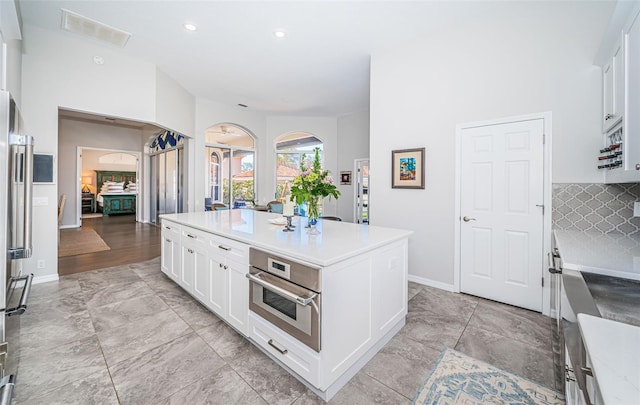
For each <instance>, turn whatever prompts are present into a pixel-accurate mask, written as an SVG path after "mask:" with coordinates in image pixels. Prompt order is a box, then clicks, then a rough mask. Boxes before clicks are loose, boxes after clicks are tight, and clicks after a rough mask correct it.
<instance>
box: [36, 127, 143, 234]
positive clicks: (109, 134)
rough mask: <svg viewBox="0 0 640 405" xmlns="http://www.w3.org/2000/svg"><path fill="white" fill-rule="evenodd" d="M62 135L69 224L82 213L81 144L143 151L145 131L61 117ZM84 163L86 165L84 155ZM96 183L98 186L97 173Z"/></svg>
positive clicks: (62, 186)
mask: <svg viewBox="0 0 640 405" xmlns="http://www.w3.org/2000/svg"><path fill="white" fill-rule="evenodd" d="M58 135H59V138H58V154H57V156H58V192H59V193H60V194H65V195H66V196H67V202H66V204H65V206H64V211H63V214H62V226H69V225H75V224H78V223H79V217H80V216H81V213H80V212H78V209H77V206H78V198H79V197H80V196H79V195H78V187H79V186H78V184H79V181H80V179H78V177H77V173H78V172H77V162H76V161H77V154H78V152H77V150H78V147H79V146H81V147H88V148H100V149H113V150H121V151H122V150H124V151H131V152H142V145H141V137H142V131H141V130H140V129H136V128H131V127H122V126H115V125H110V124H100V123H96V122H90V121H83V120H76V119H69V118H65V117H60V126H59V129H58ZM82 163H83V166H84V163H85V162H84V159H83V162H82ZM95 169H97V167H96V168H95ZM95 169H94V170H95ZM120 170H123V169H120ZM133 171H135V168H134V169H133ZM93 184H94V186H96V182H95V173H94V179H93ZM34 194H35V189H34Z"/></svg>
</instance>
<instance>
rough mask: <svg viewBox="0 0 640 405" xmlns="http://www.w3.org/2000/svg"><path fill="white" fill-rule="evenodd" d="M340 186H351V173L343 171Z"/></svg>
mask: <svg viewBox="0 0 640 405" xmlns="http://www.w3.org/2000/svg"><path fill="white" fill-rule="evenodd" d="M340 184H344V185H349V184H351V171H350V170H348V171H342V172H340Z"/></svg>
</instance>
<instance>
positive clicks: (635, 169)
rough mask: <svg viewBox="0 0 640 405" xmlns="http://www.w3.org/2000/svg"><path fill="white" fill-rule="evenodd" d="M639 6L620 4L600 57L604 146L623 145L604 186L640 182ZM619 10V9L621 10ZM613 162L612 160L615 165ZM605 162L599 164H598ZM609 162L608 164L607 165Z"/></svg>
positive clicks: (606, 173) (629, 3) (607, 174)
mask: <svg viewBox="0 0 640 405" xmlns="http://www.w3.org/2000/svg"><path fill="white" fill-rule="evenodd" d="M638 4H640V3H632V2H620V4H619V5H618V6H616V7H617V9H616V13H614V14H616V15H617V17H615V18H612V20H611V21H612V23H611V26H610V27H608V29H607V33H608V34H610V35H605V38H609V41H604V42H603V44H602V46H601V49H600V50H599V51H598V54H599V55H601V56H604V55H607V56H606V57H605V58H604V59H597V62H598V63H599V64H600V65H601V66H602V80H603V82H602V95H603V101H602V108H603V111H602V130H603V133H604V146H605V147H608V146H610V145H613V144H620V145H621V146H620V147H619V148H618V149H616V150H615V151H614V152H622V154H621V155H620V157H618V158H616V159H614V160H617V159H620V158H621V160H622V164H621V165H620V166H619V167H616V168H612V169H608V168H605V169H603V170H605V172H604V173H605V175H604V176H605V183H629V182H638V181H640V116H639V115H638V114H636V111H639V110H640V17H639V13H640V6H639V5H638ZM618 8H619V9H618ZM612 162H613V161H609V163H612ZM602 163H603V162H602V161H599V163H598V164H599V165H601V164H602ZM604 163H607V162H604Z"/></svg>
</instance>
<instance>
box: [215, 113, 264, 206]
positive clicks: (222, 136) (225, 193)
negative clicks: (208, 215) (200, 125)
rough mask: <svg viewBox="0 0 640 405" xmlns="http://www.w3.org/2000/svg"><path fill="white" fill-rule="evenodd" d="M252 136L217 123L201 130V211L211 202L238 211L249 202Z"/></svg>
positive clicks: (252, 188)
mask: <svg viewBox="0 0 640 405" xmlns="http://www.w3.org/2000/svg"><path fill="white" fill-rule="evenodd" d="M255 155H256V152H255V136H254V135H253V134H252V133H251V132H250V131H249V130H248V129H246V128H244V127H242V126H240V125H236V124H232V123H221V124H216V125H214V126H211V127H209V128H207V130H206V131H205V168H204V169H205V173H206V175H205V185H204V186H205V209H211V206H212V205H215V203H218V204H224V206H225V207H224V208H242V207H244V206H246V204H247V203H250V204H251V203H253V202H254V200H255V198H256V197H255V196H256V191H257V190H256V187H255V184H256V183H255V178H256V173H255V168H256V166H255V157H256V156H255Z"/></svg>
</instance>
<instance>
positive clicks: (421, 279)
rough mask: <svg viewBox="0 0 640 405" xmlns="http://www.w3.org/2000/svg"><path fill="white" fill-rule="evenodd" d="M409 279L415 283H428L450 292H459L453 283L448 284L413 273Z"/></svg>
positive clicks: (430, 285)
mask: <svg viewBox="0 0 640 405" xmlns="http://www.w3.org/2000/svg"><path fill="white" fill-rule="evenodd" d="M408 279H409V281H412V282H414V283H418V284H422V285H426V286H429V287H433V288H439V289H440V290H445V291H449V292H459V291H456V290H455V288H454V286H453V285H452V284H446V283H443V282H440V281H434V280H429V279H428V278H424V277H418V276H413V275H411V274H409V277H408Z"/></svg>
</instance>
